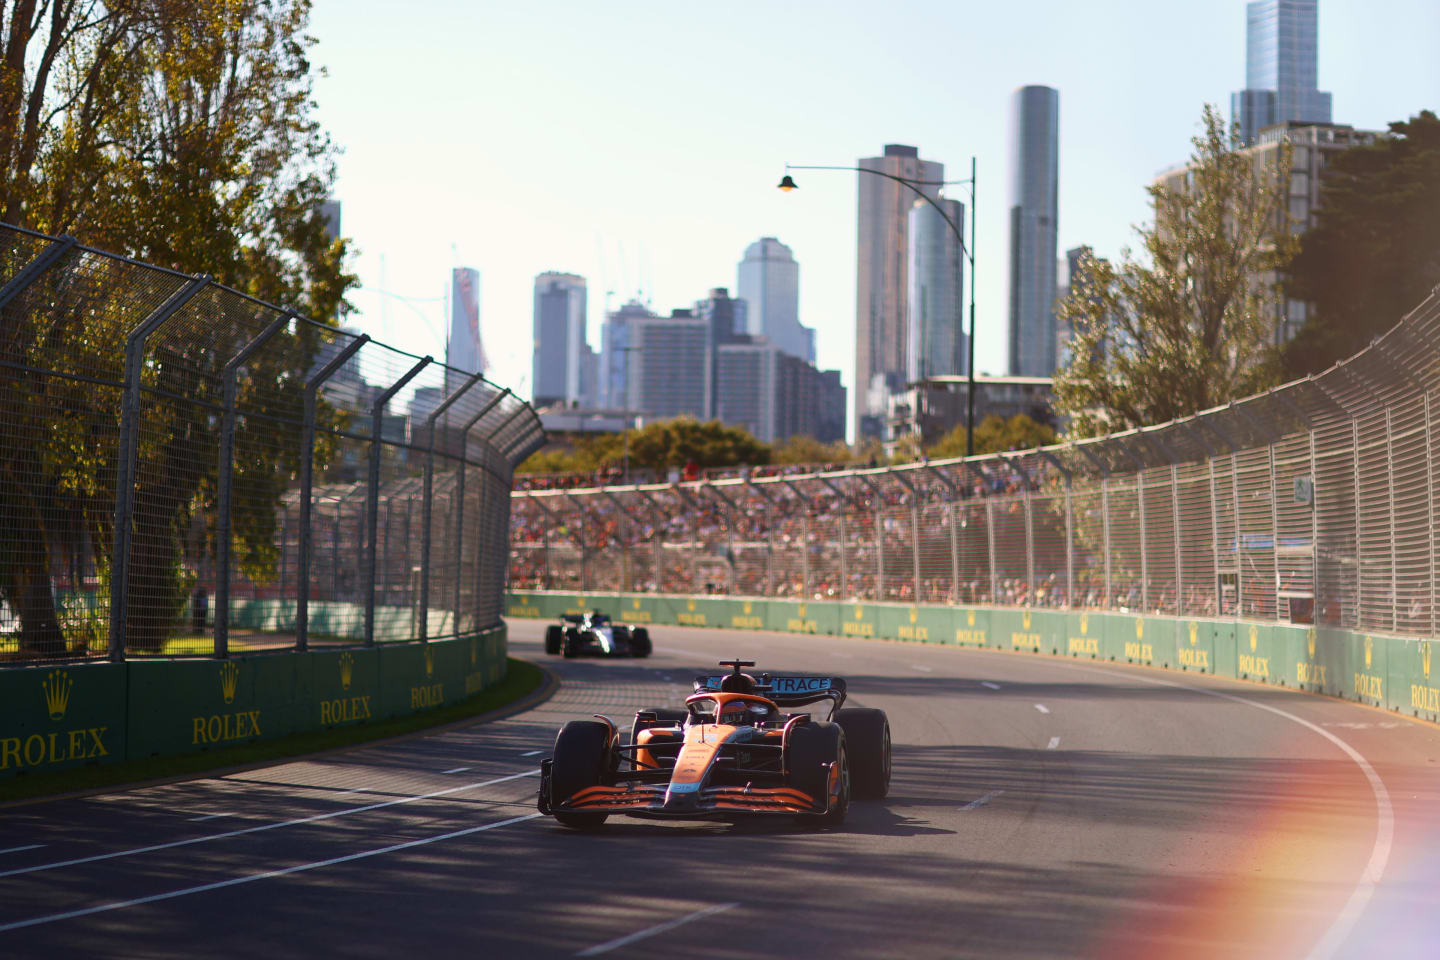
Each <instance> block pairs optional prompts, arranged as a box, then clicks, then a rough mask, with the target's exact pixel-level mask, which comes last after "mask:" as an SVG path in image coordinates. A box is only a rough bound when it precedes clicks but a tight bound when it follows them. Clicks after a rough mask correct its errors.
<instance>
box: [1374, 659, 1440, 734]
mask: <svg viewBox="0 0 1440 960" xmlns="http://www.w3.org/2000/svg"><path fill="white" fill-rule="evenodd" d="M1388 643H1389V651H1388V654H1387V658H1386V659H1387V662H1388V663H1389V665H1390V689H1389V690H1388V691H1387V692H1388V694H1389V695H1390V698H1391V699H1390V704H1391V706H1393V707H1394V708H1395V709H1397V710H1399V711H1400V712H1401V713H1408V714H1409V715H1410V716H1412V717H1420V718H1421V719H1423V720H1429V721H1431V722H1432V723H1433V722H1437V721H1440V662H1436V661H1435V660H1433V659H1432V653H1431V648H1432V647H1434V646H1435V645H1436V643H1435V642H1434V641H1431V640H1398V639H1396V640H1390V641H1389V642H1388Z"/></svg>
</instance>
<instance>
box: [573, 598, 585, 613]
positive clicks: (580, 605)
mask: <svg viewBox="0 0 1440 960" xmlns="http://www.w3.org/2000/svg"><path fill="white" fill-rule="evenodd" d="M575 606H576V607H578V608H580V612H581V613H584V612H585V598H584V597H576V598H575Z"/></svg>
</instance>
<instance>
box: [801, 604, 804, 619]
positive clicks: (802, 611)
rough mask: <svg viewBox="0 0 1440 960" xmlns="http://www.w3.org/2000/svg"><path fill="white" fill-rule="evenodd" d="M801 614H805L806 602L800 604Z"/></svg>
mask: <svg viewBox="0 0 1440 960" xmlns="http://www.w3.org/2000/svg"><path fill="white" fill-rule="evenodd" d="M800 616H802V617H803V616H805V604H803V603H802V604H800Z"/></svg>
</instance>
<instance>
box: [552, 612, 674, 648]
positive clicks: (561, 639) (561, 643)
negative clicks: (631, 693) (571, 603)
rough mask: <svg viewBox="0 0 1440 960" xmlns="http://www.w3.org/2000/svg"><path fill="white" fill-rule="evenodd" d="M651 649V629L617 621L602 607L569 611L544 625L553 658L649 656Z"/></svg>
mask: <svg viewBox="0 0 1440 960" xmlns="http://www.w3.org/2000/svg"><path fill="white" fill-rule="evenodd" d="M651 649H652V648H651V646H650V631H649V630H646V629H645V628H644V627H632V626H629V625H627V624H623V623H615V622H614V621H612V620H611V619H610V618H609V617H607V616H606V615H605V614H603V613H601V612H600V611H599V610H592V611H590V612H589V613H580V614H573V613H567V614H565V615H564V616H562V617H561V618H560V622H559V623H552V624H551V625H550V626H548V627H546V628H545V652H546V653H548V654H550V655H551V656H552V657H553V656H556V655H557V654H564V655H565V656H567V657H579V656H583V655H585V654H598V655H600V656H604V657H626V656H628V657H648V656H650V650H651Z"/></svg>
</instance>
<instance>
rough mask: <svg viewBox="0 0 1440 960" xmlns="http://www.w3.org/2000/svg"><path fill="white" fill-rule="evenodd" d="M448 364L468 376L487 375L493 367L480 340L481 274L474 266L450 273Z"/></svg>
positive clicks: (446, 353) (446, 357) (459, 268)
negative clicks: (468, 374) (473, 374)
mask: <svg viewBox="0 0 1440 960" xmlns="http://www.w3.org/2000/svg"><path fill="white" fill-rule="evenodd" d="M445 362H446V363H448V364H449V365H450V366H452V367H454V368H456V369H457V370H462V371H464V372H465V373H484V372H485V370H486V369H487V368H488V367H489V366H490V364H489V363H487V362H486V360H485V347H484V345H483V344H482V343H481V340H480V271H479V270H476V269H475V268H474V267H455V268H454V269H452V270H451V271H450V336H449V339H448V340H447V341H446V344H445Z"/></svg>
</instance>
